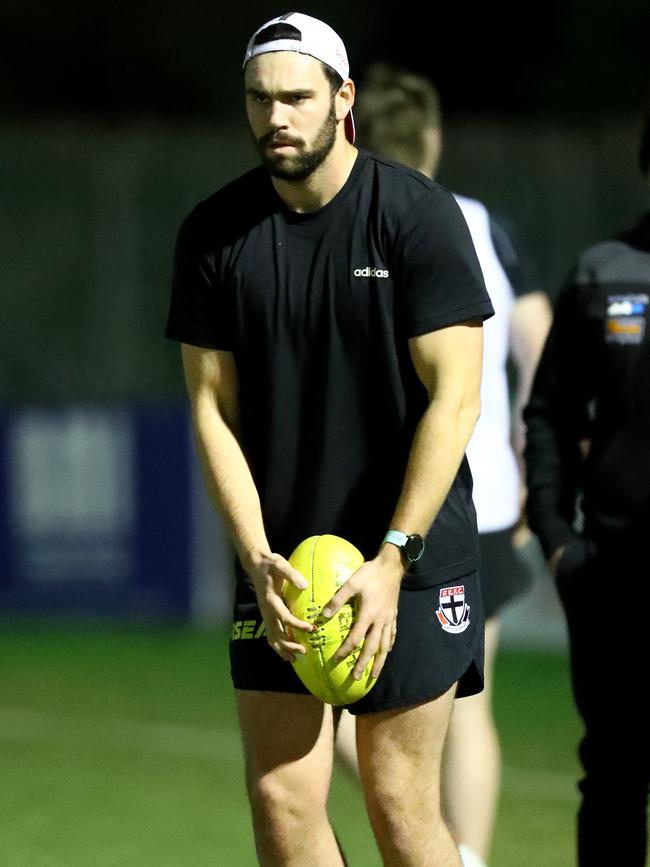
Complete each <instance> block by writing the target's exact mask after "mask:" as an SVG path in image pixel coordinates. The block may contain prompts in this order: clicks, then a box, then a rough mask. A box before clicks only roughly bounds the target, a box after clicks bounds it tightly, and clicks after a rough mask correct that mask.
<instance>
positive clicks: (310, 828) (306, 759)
mask: <svg viewBox="0 0 650 867" xmlns="http://www.w3.org/2000/svg"><path fill="white" fill-rule="evenodd" d="M236 695H237V709H238V713H239V722H240V727H241V732H242V740H243V744H244V754H245V759H246V781H247V786H248V797H249V800H250V804H251V811H252V815H253V827H254V830H255V845H256V849H257V857H258V860H259V863H260V865H262V867H304V865H305V864H318V865H319V867H343V865H344V861H343V858H342V856H341V853H340V850H339V847H338V844H337V842H336V838H335V837H334V833H333V831H332V827H331V825H330V823H329V819H328V817H327V795H328V792H329V785H330V779H331V775H332V752H333V743H334V714H333V712H332V708H331V707H329V706H328V705H323V703H322V702H320V701H318V699H315V698H313V697H312V696H307V695H291V694H289V693H277V692H257V691H247V690H238V691H237V693H236Z"/></svg>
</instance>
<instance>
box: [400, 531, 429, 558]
mask: <svg viewBox="0 0 650 867" xmlns="http://www.w3.org/2000/svg"><path fill="white" fill-rule="evenodd" d="M404 554H405V555H406V559H407V560H408V561H409V563H417V561H418V560H419V559H420V557H421V556H422V555H423V554H424V539H423V538H422V536H419V535H418V534H417V533H413V535H412V536H409V537H408V541H407V543H406V545H404Z"/></svg>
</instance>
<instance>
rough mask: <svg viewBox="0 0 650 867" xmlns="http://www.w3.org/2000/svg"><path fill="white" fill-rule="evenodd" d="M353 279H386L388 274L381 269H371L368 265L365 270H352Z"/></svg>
mask: <svg viewBox="0 0 650 867" xmlns="http://www.w3.org/2000/svg"><path fill="white" fill-rule="evenodd" d="M354 276H355V277H388V276H389V272H388V271H387V270H385V269H383V268H371V267H370V265H366V267H365V268H355V269H354Z"/></svg>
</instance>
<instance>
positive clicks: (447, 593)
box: [436, 584, 469, 633]
mask: <svg viewBox="0 0 650 867" xmlns="http://www.w3.org/2000/svg"><path fill="white" fill-rule="evenodd" d="M436 617H437V618H438V620H439V622H440V625H441V626H442V628H443V629H444V630H445V632H453V633H458V632H465V630H466V629H467V627H468V626H469V605H468V603H467V602H466V601H465V585H464V584H457V585H456V586H455V587H443V588H442V589H441V591H440V599H439V607H438V609H437V611H436Z"/></svg>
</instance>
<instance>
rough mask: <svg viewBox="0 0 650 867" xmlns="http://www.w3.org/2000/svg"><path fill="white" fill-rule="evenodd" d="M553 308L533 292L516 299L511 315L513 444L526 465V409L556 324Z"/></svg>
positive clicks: (544, 297)
mask: <svg viewBox="0 0 650 867" xmlns="http://www.w3.org/2000/svg"><path fill="white" fill-rule="evenodd" d="M552 318H553V317H552V313H551V305H550V304H549V301H548V298H547V296H546V294H545V293H544V292H529V293H527V294H526V295H520V296H518V297H517V298H515V302H514V304H513V306H512V310H511V312H510V323H509V324H510V351H511V355H512V358H513V359H514V362H515V367H516V371H517V386H516V393H515V402H514V403H515V405H514V413H513V415H514V419H513V424H512V444H513V448H514V450H515V454H516V455H517V458H518V460H520V461H522V462H523V453H524V445H525V427H524V423H523V417H522V413H523V409H524V407H525V406H526V404H527V403H528V397H529V395H530V390H531V387H532V384H533V377H534V376H535V371H536V370H537V366H538V364H539V360H540V358H541V355H542V350H543V349H544V343H545V342H546V338H547V336H548V332H549V329H550V327H551V320H552Z"/></svg>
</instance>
